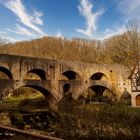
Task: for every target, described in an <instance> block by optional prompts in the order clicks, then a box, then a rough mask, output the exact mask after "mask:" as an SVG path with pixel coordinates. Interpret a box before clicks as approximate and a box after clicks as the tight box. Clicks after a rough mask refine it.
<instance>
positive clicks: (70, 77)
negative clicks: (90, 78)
mask: <svg viewBox="0 0 140 140" xmlns="http://www.w3.org/2000/svg"><path fill="white" fill-rule="evenodd" d="M62 75H63V76H65V77H66V78H67V79H68V80H80V79H81V77H80V75H79V74H78V73H76V72H75V71H72V70H68V71H65V72H63V73H62Z"/></svg>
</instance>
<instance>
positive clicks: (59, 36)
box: [56, 30, 64, 39]
mask: <svg viewBox="0 0 140 140" xmlns="http://www.w3.org/2000/svg"><path fill="white" fill-rule="evenodd" d="M56 38H62V39H63V38H64V37H63V35H62V32H61V31H60V30H59V31H58V32H57V34H56Z"/></svg>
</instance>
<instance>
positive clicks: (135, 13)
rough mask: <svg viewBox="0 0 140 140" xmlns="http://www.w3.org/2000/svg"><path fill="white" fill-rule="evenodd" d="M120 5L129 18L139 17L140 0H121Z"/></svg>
mask: <svg viewBox="0 0 140 140" xmlns="http://www.w3.org/2000/svg"><path fill="white" fill-rule="evenodd" d="M118 6H119V9H120V11H121V13H123V14H124V16H125V18H126V19H127V20H130V19H133V18H134V19H137V18H138V19H139V14H140V0H119V5H118Z"/></svg>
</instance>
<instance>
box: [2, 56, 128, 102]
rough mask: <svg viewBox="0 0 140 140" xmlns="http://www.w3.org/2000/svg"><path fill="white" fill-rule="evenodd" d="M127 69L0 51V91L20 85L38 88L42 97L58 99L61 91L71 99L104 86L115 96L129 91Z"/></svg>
mask: <svg viewBox="0 0 140 140" xmlns="http://www.w3.org/2000/svg"><path fill="white" fill-rule="evenodd" d="M128 75H129V72H128V70H127V69H126V68H125V67H124V66H122V65H118V64H113V65H109V64H93V63H82V62H72V61H57V60H51V59H41V58H33V57H26V56H17V55H8V54H0V93H1V94H4V92H8V91H10V92H11V91H13V90H16V89H18V88H21V87H31V88H34V89H37V90H39V91H40V92H41V93H42V94H43V95H44V96H45V97H46V98H48V99H49V100H50V102H52V101H54V100H55V101H56V102H59V101H60V100H61V99H62V97H63V95H64V93H71V95H72V97H73V99H75V100H78V99H79V97H80V96H86V94H87V92H86V91H88V89H91V90H93V91H94V92H95V93H97V94H101V93H102V92H103V91H104V90H105V89H106V90H108V91H110V92H111V93H112V94H113V95H115V96H116V97H117V99H119V98H120V97H121V95H122V93H123V91H124V90H125V91H126V90H127V91H128V92H130V82H129V80H128ZM99 92H101V93H99Z"/></svg>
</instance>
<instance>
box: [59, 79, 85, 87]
mask: <svg viewBox="0 0 140 140" xmlns="http://www.w3.org/2000/svg"><path fill="white" fill-rule="evenodd" d="M59 84H60V85H64V84H70V85H75V86H77V85H81V84H82V83H81V81H79V80H60V81H59Z"/></svg>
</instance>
